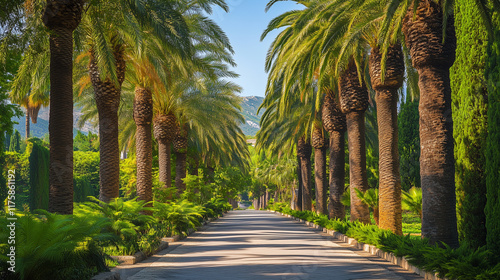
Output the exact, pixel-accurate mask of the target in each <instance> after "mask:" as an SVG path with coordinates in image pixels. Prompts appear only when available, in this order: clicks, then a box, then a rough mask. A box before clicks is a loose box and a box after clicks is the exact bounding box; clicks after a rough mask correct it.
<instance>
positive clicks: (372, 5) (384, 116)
mask: <svg viewBox="0 0 500 280" xmlns="http://www.w3.org/2000/svg"><path fill="white" fill-rule="evenodd" d="M358 5H359V7H352V9H350V10H349V11H346V15H350V21H346V22H345V23H344V24H339V25H338V26H337V27H336V28H342V27H343V25H345V27H344V28H345V29H346V30H347V31H346V35H345V39H344V40H343V42H342V50H341V52H340V54H341V56H342V54H343V53H344V52H343V50H349V49H350V48H351V47H350V46H353V45H354V46H356V45H360V46H363V47H364V48H365V49H371V50H370V57H369V61H368V66H369V77H370V84H371V87H372V88H373V90H374V91H375V100H376V105H377V107H376V109H377V110H376V112H377V121H378V146H379V153H380V157H379V174H380V175H379V178H380V179H379V189H380V192H379V193H380V205H381V207H380V227H381V228H383V229H390V230H392V231H393V232H394V233H396V234H402V210H401V178H400V173H399V154H398V138H397V136H398V130H397V128H398V127H397V110H398V108H397V102H398V89H399V88H401V86H402V85H403V79H404V69H405V65H404V59H403V52H402V48H401V45H400V44H399V43H397V39H396V38H392V40H390V41H389V42H390V43H391V44H390V45H389V46H388V47H387V46H385V45H384V44H382V49H381V47H380V46H379V42H378V29H379V28H380V22H381V19H383V18H384V12H383V10H384V3H380V2H377V1H361V2H359V3H358ZM346 15H342V16H341V17H345V16H346ZM333 26H335V25H333ZM347 53H349V51H347Z"/></svg>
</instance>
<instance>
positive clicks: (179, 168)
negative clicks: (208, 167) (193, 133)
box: [174, 123, 189, 195]
mask: <svg viewBox="0 0 500 280" xmlns="http://www.w3.org/2000/svg"><path fill="white" fill-rule="evenodd" d="M188 130H189V125H188V124H187V123H184V125H183V126H182V127H179V129H178V130H177V131H176V135H175V137H174V149H175V155H176V165H175V186H176V188H177V193H178V194H179V195H180V194H182V193H183V192H184V190H185V189H186V184H185V183H184V178H186V169H187V148H188Z"/></svg>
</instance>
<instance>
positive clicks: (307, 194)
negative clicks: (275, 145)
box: [299, 138, 312, 211]
mask: <svg viewBox="0 0 500 280" xmlns="http://www.w3.org/2000/svg"><path fill="white" fill-rule="evenodd" d="M311 153H312V147H311V144H310V143H309V142H306V141H305V140H304V139H303V138H302V139H300V140H299V156H300V172H301V176H302V210H303V211H311V210H312V201H311V200H312V197H311V195H312V194H311V191H312V190H311Z"/></svg>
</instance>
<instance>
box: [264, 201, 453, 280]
mask: <svg viewBox="0 0 500 280" xmlns="http://www.w3.org/2000/svg"><path fill="white" fill-rule="evenodd" d="M269 212H273V211H269ZM274 212H275V213H277V214H280V215H281V216H286V217H288V218H291V219H293V220H296V221H298V222H299V223H304V224H306V225H307V226H309V227H312V228H315V229H318V230H321V231H323V232H324V233H326V234H328V235H331V236H333V238H335V239H337V240H340V241H341V242H344V243H347V244H349V245H351V246H353V247H354V248H356V249H359V250H363V251H365V252H367V253H370V254H372V255H374V256H378V257H380V258H382V259H385V260H386V261H388V262H390V263H392V264H395V265H397V266H399V267H401V268H403V269H405V270H408V271H411V272H413V273H415V274H417V275H420V276H422V277H424V279H425V280H449V279H448V278H439V277H438V275H437V273H432V272H427V271H425V270H423V269H420V268H418V267H416V266H414V265H412V264H410V263H409V262H408V260H407V259H406V258H405V257H396V256H395V255H394V254H393V253H390V252H385V251H383V250H381V249H379V248H377V247H375V246H373V245H370V244H365V243H362V242H358V241H357V240H356V239H354V238H350V237H348V236H347V235H345V234H342V233H340V232H338V231H334V230H331V229H326V228H323V227H321V226H319V225H317V224H315V223H313V222H309V221H304V220H302V219H299V218H297V217H294V216H291V215H288V214H283V213H280V212H276V211H274Z"/></svg>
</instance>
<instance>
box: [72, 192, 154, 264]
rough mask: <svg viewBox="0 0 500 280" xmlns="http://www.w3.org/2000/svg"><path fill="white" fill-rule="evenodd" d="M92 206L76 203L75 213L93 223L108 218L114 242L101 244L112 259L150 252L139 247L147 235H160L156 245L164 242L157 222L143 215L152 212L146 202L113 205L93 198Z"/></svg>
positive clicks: (107, 229) (108, 241) (120, 201)
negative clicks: (116, 256)
mask: <svg viewBox="0 0 500 280" xmlns="http://www.w3.org/2000/svg"><path fill="white" fill-rule="evenodd" d="M90 200H91V201H92V202H85V203H76V204H75V207H74V210H73V213H74V215H75V216H76V217H89V218H90V219H100V218H106V219H107V220H108V221H109V225H108V226H107V227H105V228H103V231H104V232H108V233H111V234H112V235H113V236H114V238H110V239H107V240H101V242H100V245H101V246H103V247H104V251H105V252H106V253H108V254H111V255H131V254H134V253H136V252H137V251H139V250H141V251H142V250H145V251H147V248H143V247H141V246H140V245H139V242H140V239H141V238H142V236H143V235H149V234H151V231H152V230H154V231H153V232H155V233H156V239H155V240H154V242H155V243H157V244H159V242H160V240H161V237H163V236H161V234H160V232H159V231H158V230H157V229H156V228H155V223H156V220H155V219H154V218H153V217H152V216H148V215H142V214H141V213H143V212H144V211H148V210H152V209H151V208H148V207H146V204H147V203H146V202H144V201H136V200H128V201H125V200H124V199H123V198H116V199H114V200H112V201H111V202H109V203H104V202H102V201H99V200H98V199H96V198H94V197H90ZM142 244H144V242H143V243H142Z"/></svg>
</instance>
